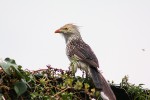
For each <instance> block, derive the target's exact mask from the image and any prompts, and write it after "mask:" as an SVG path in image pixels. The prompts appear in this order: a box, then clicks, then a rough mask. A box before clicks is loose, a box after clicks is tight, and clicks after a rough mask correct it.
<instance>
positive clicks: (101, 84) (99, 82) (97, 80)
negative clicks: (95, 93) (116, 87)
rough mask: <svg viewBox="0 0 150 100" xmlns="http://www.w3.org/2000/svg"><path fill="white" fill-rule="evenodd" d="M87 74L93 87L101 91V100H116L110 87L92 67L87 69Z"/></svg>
mask: <svg viewBox="0 0 150 100" xmlns="http://www.w3.org/2000/svg"><path fill="white" fill-rule="evenodd" d="M89 73H90V76H91V78H92V80H93V83H94V85H95V87H96V88H97V89H99V90H100V91H101V97H102V98H103V100H116V97H115V95H114V93H113V91H112V90H111V87H110V85H109V84H108V83H107V81H106V80H105V78H104V77H103V75H102V74H101V73H100V72H99V71H98V70H97V69H95V68H93V67H89ZM108 98H109V99H108Z"/></svg>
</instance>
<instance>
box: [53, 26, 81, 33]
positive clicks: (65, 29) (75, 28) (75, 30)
mask: <svg viewBox="0 0 150 100" xmlns="http://www.w3.org/2000/svg"><path fill="white" fill-rule="evenodd" d="M55 33H62V34H64V35H72V34H77V33H79V31H78V26H76V25H74V24H66V25H64V26H62V27H61V28H59V29H58V30H56V31H55Z"/></svg>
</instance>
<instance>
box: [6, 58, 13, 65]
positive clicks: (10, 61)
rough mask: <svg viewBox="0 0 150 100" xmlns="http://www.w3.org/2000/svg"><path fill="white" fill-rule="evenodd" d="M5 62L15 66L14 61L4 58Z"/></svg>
mask: <svg viewBox="0 0 150 100" xmlns="http://www.w3.org/2000/svg"><path fill="white" fill-rule="evenodd" d="M5 61H6V62H8V63H11V64H16V62H15V60H14V59H10V58H5Z"/></svg>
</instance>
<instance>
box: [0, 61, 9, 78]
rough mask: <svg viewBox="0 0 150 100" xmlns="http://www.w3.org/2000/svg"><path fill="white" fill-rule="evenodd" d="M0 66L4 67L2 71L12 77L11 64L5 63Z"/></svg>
mask: <svg viewBox="0 0 150 100" xmlns="http://www.w3.org/2000/svg"><path fill="white" fill-rule="evenodd" d="M0 66H1V67H2V69H3V70H4V71H5V72H6V73H7V74H8V75H11V71H10V68H11V67H10V64H7V63H5V62H1V63H0Z"/></svg>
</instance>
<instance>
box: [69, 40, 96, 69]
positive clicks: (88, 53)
mask: <svg viewBox="0 0 150 100" xmlns="http://www.w3.org/2000/svg"><path fill="white" fill-rule="evenodd" d="M68 45H69V48H70V50H69V56H73V55H76V56H77V57H78V58H79V60H81V61H82V62H84V63H86V64H88V65H90V66H92V67H95V68H97V67H99V64H98V60H97V58H96V56H95V54H94V53H93V51H92V49H91V48H90V46H89V45H87V44H86V43H85V42H84V41H81V40H74V41H72V42H70V44H68ZM72 48H73V49H72Z"/></svg>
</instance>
